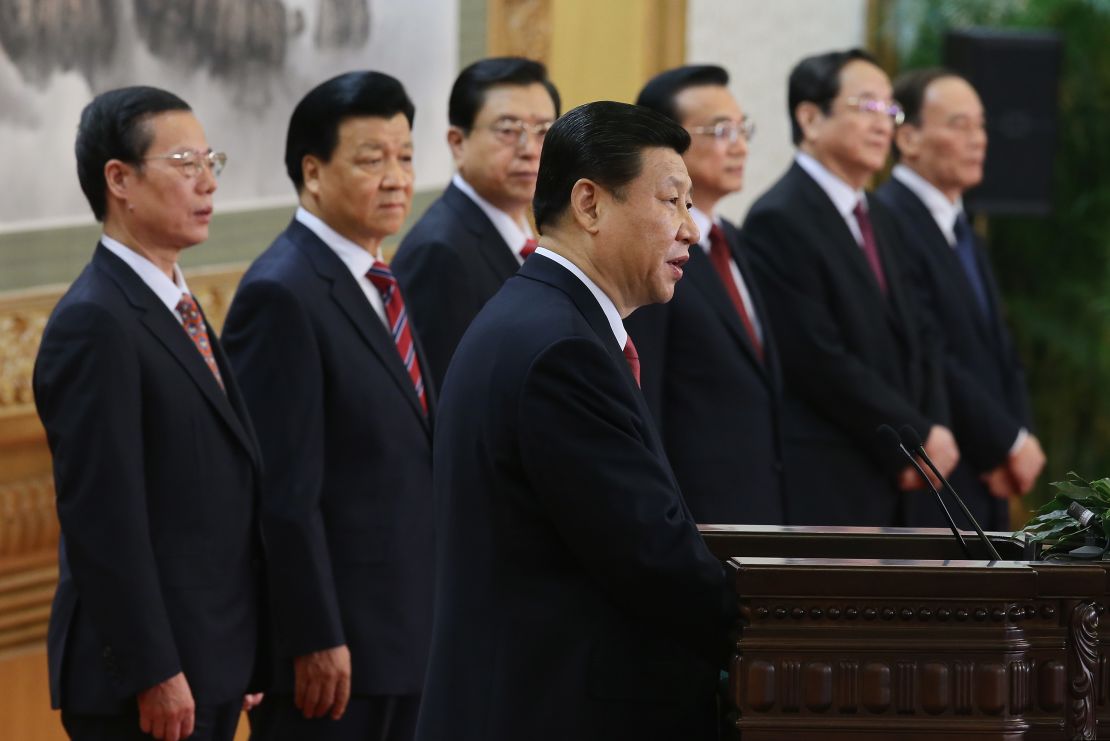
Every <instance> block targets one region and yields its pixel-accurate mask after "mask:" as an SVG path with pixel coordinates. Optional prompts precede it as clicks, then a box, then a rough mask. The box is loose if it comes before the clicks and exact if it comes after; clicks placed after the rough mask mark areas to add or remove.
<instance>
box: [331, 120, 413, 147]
mask: <svg viewBox="0 0 1110 741" xmlns="http://www.w3.org/2000/svg"><path fill="white" fill-rule="evenodd" d="M338 134H339V137H338V138H339V146H340V147H362V146H385V145H388V144H393V145H398V144H409V145H411V144H412V129H411V128H410V127H409V121H408V119H407V118H405V115H404V114H403V113H397V114H395V115H394V116H393V117H391V118H382V117H381V116H351V117H348V118H345V119H343V120H342V121H341V122H340V123H339V131H338Z"/></svg>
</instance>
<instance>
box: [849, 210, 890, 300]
mask: <svg viewBox="0 0 1110 741" xmlns="http://www.w3.org/2000/svg"><path fill="white" fill-rule="evenodd" d="M852 214H853V215H854V216H855V217H856V223H857V224H859V232H860V236H861V237H863V256H864V257H866V258H867V264H868V265H870V266H871V272H872V273H874V274H875V280H876V281H878V283H879V290H880V291H882V292H883V295H884V296H885V295H886V275H885V274H884V273H883V263H882V260H880V259H879V246H878V245H877V244H875V232H874V231H872V229H871V217H870V216H868V214H867V212H866V211H864V210H863V201H860V202H859V203H857V204H856V207H855V208H854V209H852Z"/></svg>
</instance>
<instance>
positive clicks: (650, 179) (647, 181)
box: [631, 147, 690, 190]
mask: <svg viewBox="0 0 1110 741" xmlns="http://www.w3.org/2000/svg"><path fill="white" fill-rule="evenodd" d="M631 185H632V187H633V188H637V187H642V188H645V189H652V190H654V189H657V188H661V187H665V186H668V185H676V186H678V187H679V188H681V189H683V190H689V188H690V175H689V173H688V172H687V170H686V163H685V162H683V161H682V157H681V156H680V155H679V153H678V152H676V151H674V150H673V149H671V148H670V147H648V148H647V149H644V150H642V151H641V152H640V174H639V175H638V176H637V177H636V179H635V180H633V181H632V183H631Z"/></svg>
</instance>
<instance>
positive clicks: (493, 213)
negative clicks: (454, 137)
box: [451, 172, 535, 265]
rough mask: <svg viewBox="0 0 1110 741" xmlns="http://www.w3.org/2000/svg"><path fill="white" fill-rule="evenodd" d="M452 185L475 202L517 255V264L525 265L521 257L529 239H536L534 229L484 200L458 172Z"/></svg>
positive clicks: (452, 180)
mask: <svg viewBox="0 0 1110 741" xmlns="http://www.w3.org/2000/svg"><path fill="white" fill-rule="evenodd" d="M451 183H452V185H454V186H455V187H456V188H458V189H459V190H461V191H462V192H463V193H465V194H466V197H467V198H469V199H470V200H472V201H474V203H475V204H477V206H478V208H480V209H482V213H484V214H485V215H486V217H487V218H488V219H489V220H490V221H491V222H492V223H493V228H494V229H496V230H497V233H498V234H500V235H501V238H502V239H504V240H505V244H507V245H509V249H511V250H512V251H513V254H514V255H516V259H517V262H519V263H520V264H521V265H523V264H524V258H523V257H521V256H520V251H521V250H522V249H524V245H525V244H526V243H527V242H528V240H529V239H535V235H534V234H533V233H532V227H531V226H530V225H529V224H528V223H527V222H525V223H524V225H523V226H522V225H521V224H519V223H517V220H516V219H514V218H513V217H512V216H509V215H508V214H507V213H505V212H504V211H502V210H501V209H499V208H498V207H497V206H494V205H493V204H492V203H490V202H489V201H487V200H486V199H485V198H482V197H481V196H480V195H478V191H476V190H474V188H472V187H471V185H470V183H468V182H466V181H465V180H463V178H462V175H459V174H458V173H457V172H456V173H455V175H454V177H452V178H451Z"/></svg>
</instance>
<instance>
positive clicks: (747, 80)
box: [686, 0, 867, 220]
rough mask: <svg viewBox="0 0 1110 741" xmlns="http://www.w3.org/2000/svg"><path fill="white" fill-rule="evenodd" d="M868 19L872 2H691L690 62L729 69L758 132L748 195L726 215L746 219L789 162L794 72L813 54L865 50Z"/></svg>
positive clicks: (732, 201)
mask: <svg viewBox="0 0 1110 741" xmlns="http://www.w3.org/2000/svg"><path fill="white" fill-rule="evenodd" d="M866 20H867V2H866V0H774V2H767V0H688V10H687V21H686V48H687V49H688V51H689V53H688V54H687V61H688V62H690V63H712V64H719V65H721V66H723V67H725V68H726V69H727V70H728V71H729V74H730V75H731V77H732V84H731V88H732V91H733V93H734V94H735V95H736V97H737V100H739V101H740V105H741V106H742V107H743V108H744V109H745V112H746V113H747V114H748V115H749V116H751V117H752V118H753V119H755V122H756V127H757V131H756V136H755V139H754V141H753V142H752V147H751V151H750V153H749V155H748V163H747V172H746V175H745V182H744V190H743V191H742V192H740V193H738V194H736V195H733V196H730V197H729V198H727V199H725V200H724V201H722V202H721V211H722V213H723V214H724V215H725V216H726V217H728V218H731V219H735V220H740V219H742V218H743V216H744V214H745V213H746V212H747V210H748V207H749V206H750V205H751V203H752V201H754V200H755V198H756V197H757V196H758V195H759V194H760V193H762V192H763V191H764V190H766V189H767V188H768V187H769V186H770V185H771V183H773V182H774V181H775V180H777V179H778V177H779V176H780V175H781V174H782V173H783V171H784V170H785V169H786V167H787V165H788V164H789V163H790V159H791V157H792V156H793V152H794V147H793V145H792V144H791V142H790V124H789V119H788V118H787V112H786V80H787V77H788V76H789V74H790V69H791V68H792V67H793V66H794V65H795V64H796V63H797V62H798V60H800V59H801V58H802V57H804V56H806V55H809V54H814V53H818V52H821V51H827V50H830V49H837V48H846V47H850V46H862V45H863V43H864V36H865V32H866Z"/></svg>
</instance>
